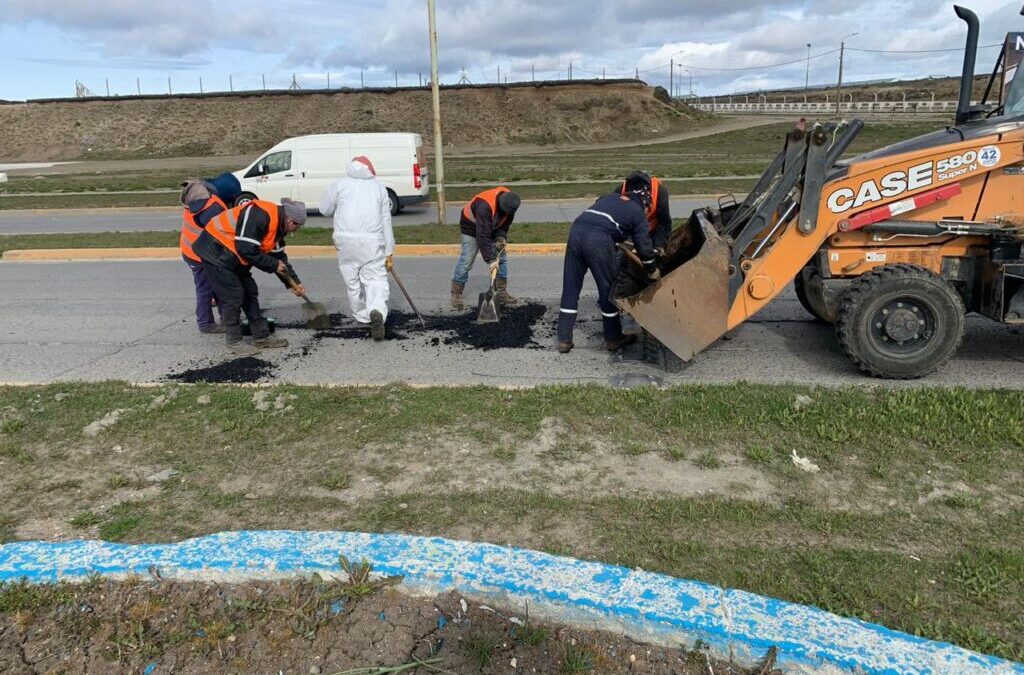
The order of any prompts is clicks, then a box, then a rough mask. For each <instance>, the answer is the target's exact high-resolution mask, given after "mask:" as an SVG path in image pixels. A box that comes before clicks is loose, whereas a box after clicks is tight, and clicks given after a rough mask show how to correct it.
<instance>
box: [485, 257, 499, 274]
mask: <svg viewBox="0 0 1024 675" xmlns="http://www.w3.org/2000/svg"><path fill="white" fill-rule="evenodd" d="M487 269H488V270H490V273H491V276H492V277H493V276H494V275H495V274H497V273H498V259H497V258H495V259H494V260H492V261H491V262H489V263H487Z"/></svg>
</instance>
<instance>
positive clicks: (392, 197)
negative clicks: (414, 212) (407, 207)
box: [388, 188, 402, 216]
mask: <svg viewBox="0 0 1024 675" xmlns="http://www.w3.org/2000/svg"><path fill="white" fill-rule="evenodd" d="M388 200H389V201H390V202H391V215H393V216H397V215H398V212H399V211H401V210H402V205H401V203H400V202H399V201H398V195H396V194H395V191H394V190H392V189H391V188H388Z"/></svg>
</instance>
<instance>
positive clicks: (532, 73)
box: [530, 63, 537, 82]
mask: <svg viewBox="0 0 1024 675" xmlns="http://www.w3.org/2000/svg"><path fill="white" fill-rule="evenodd" d="M534 68H535V66H534V65H533V64H532V63H531V64H530V82H536V81H537V71H536V70H535V69H534Z"/></svg>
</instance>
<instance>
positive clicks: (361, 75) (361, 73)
mask: <svg viewBox="0 0 1024 675" xmlns="http://www.w3.org/2000/svg"><path fill="white" fill-rule="evenodd" d="M359 88H360V89H365V88H366V85H365V84H363V69H362V68H360V69H359Z"/></svg>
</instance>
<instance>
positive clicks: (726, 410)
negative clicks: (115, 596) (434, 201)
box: [0, 382, 1024, 660]
mask: <svg viewBox="0 0 1024 675" xmlns="http://www.w3.org/2000/svg"><path fill="white" fill-rule="evenodd" d="M257 391H260V392H262V393H260V396H259V397H256V393H257ZM801 395H802V396H806V397H808V399H803V398H800V399H798V398H797V397H798V396H801ZM0 401H2V405H0V471H2V475H3V476H4V481H5V490H4V491H2V492H0V536H2V537H4V538H6V539H12V538H19V537H25V536H32V533H36V532H41V531H46V532H49V533H51V534H49V535H46V536H53V535H52V533H53V532H54V528H55V527H56V528H57V529H58V530H60V528H63V532H64V533H63V534H60V535H58V536H64V537H71V536H100V537H102V538H106V539H110V540H117V541H132V542H147V541H165V540H168V539H180V538H185V537H191V536H197V535H201V534H207V533H212V532H217V531H222V530H225V529H256V528H266V529H340V530H368V531H385V532H387V531H395V532H406V533H414V534H425V535H440V536H448V537H453V538H463V539H466V538H468V539H476V540H482V541H491V542H494V543H498V544H511V545H516V546H525V547H530V548H535V549H541V550H546V551H549V552H552V553H558V554H565V555H572V556H576V557H580V558H586V559H597V560H602V561H605V562H611V563H617V564H622V565H627V566H636V567H642V568H643V569H647V570H652V571H658V572H664V573H667V574H672V575H676V576H681V577H686V578H694V579H700V580H703V581H707V582H709V583H714V584H718V585H722V586H728V587H734V588H742V589H745V590H749V591H752V592H756V593H762V594H766V595H770V596H775V597H779V598H782V599H785V600H790V601H794V602H801V603H807V604H813V605H817V606H820V607H823V608H825V609H828V610H830V611H833V612H836V613H838V614H842V615H845V616H853V617H859V618H862V619H865V620H869V621H873V622H878V623H881V624H883V625H886V626H889V627H892V628H895V629H899V630H904V631H908V632H911V633H914V634H917V635H922V636H925V637H928V638H932V639H941V640H949V641H952V642H954V643H956V644H959V645H962V646H964V647H968V648H971V649H976V650H979V651H983V652H989V653H992V654H997V655H999V656H1003V657H1007V658H1011V659H1017V660H1022V659H1024V618H1022V617H1024V611H1022V610H1024V605H1022V603H1024V553H1022V552H1021V550H1020V547H1019V546H1018V542H1020V541H1021V540H1022V539H1024V505H1022V502H1021V500H1020V498H1019V495H1020V494H1022V493H1024V475H1022V472H1021V471H1020V469H1019V467H1020V466H1021V458H1022V454H1024V419H1022V418H1021V416H1020V410H1021V409H1024V393H1022V392H1015V391H977V390H960V389H926V388H915V389H897V390H890V389H881V388H880V389H875V390H869V389H863V388H856V389H854V388H849V389H817V388H808V387H798V386H762V385H749V384H736V385H700V386H684V387H674V388H668V389H653V388H644V389H634V390H627V391H623V390H612V389H608V388H603V387H596V386H548V387H538V388H536V389H531V390H524V391H511V392H510V391H501V390H498V389H494V388H489V387H469V388H457V389H447V388H428V389H412V388H408V387H404V386H386V387H374V388H351V387H347V388H338V389H325V388H304V387H295V386H281V387H274V388H272V389H270V390H253V389H250V388H239V387H218V386H208V385H199V386H172V385H168V386H165V387H161V388H157V389H153V388H136V387H131V386H128V385H125V384H123V383H116V382H111V383H99V384H96V383H89V384H74V383H67V384H59V385H51V386H45V387H24V388H12V387H8V388H0ZM260 401H262V402H264V404H263V405H262V406H261V405H260V404H259V402H260ZM808 401H809V402H808ZM266 402H273V405H267V404H266ZM113 410H122V411H124V412H123V413H122V414H121V416H120V419H119V421H117V422H116V424H114V425H113V426H111V427H110V428H108V429H105V430H103V431H101V432H99V433H98V434H97V435H95V436H90V435H87V434H83V429H84V428H85V427H86V426H88V425H89V424H90V423H91V422H94V421H96V420H98V419H100V418H102V417H104V416H105V415H107V414H108V413H110V412H111V411H113ZM481 410H485V411H487V413H486V417H487V421H486V424H485V425H481V422H480V415H479V414H478V411H481ZM793 452H796V453H797V454H798V455H800V456H801V457H809V458H810V459H812V460H813V461H814V462H815V463H816V464H817V465H819V466H820V469H821V470H820V472H818V473H815V474H810V473H805V472H803V471H800V470H798V469H797V468H795V466H794V465H793V463H792V462H791V461H790V455H791V454H792V453H793ZM609 458H611V459H612V460H615V459H616V458H617V461H619V462H620V464H619V465H618V466H620V468H619V469H618V470H617V472H616V473H615V474H614V475H610V476H602V475H600V473H599V472H598V473H595V472H594V471H592V470H591V469H593V468H595V467H599V466H602V463H605V464H607V462H608V461H609ZM708 458H711V459H714V461H710V460H709V459H708ZM425 465H429V467H428V466H425ZM165 468H173V469H174V470H175V471H176V472H178V473H177V474H175V475H174V477H173V478H171V479H168V480H163V481H158V482H154V481H152V480H150V479H149V478H148V475H149V474H150V473H151V472H153V473H155V472H157V471H159V470H162V469H165ZM636 471H640V472H641V473H640V474H639V475H638V476H634V477H632V478H630V477H629V475H628V474H630V473H631V472H634V473H635V472H636ZM644 472H650V475H648V474H646V473H644ZM655 474H657V475H655ZM664 475H669V476H671V477H672V480H671V481H670V482H669V484H667V485H666V483H664V482H662V483H658V481H657V479H658V478H660V477H662V476H664ZM338 476H344V479H343V480H339V479H338V478H337V477H338ZM645 476H647V477H646V478H645ZM629 480H631V481H633V482H631V483H629V482H628V481H629ZM620 481H621V482H622V484H628V485H629V486H630V487H629V488H628V489H620V488H617V487H616V486H617V485H619V484H620ZM688 481H689V482H693V484H694V485H695V486H696V488H697V489H691V490H686V489H682V488H680V487H677V486H676V485H675V483H680V484H683V483H686V482H688ZM694 481H695V482H694ZM734 483H735V484H734ZM637 485H639V486H640V487H634V486H637ZM758 485H760V486H761V487H758ZM708 486H717V487H716V488H715V489H705V488H706V487H708ZM105 505H109V506H105ZM55 524H56V525H55ZM40 528H46V529H45V530H42V529H40ZM35 536H40V535H38V534H37V535H35Z"/></svg>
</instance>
